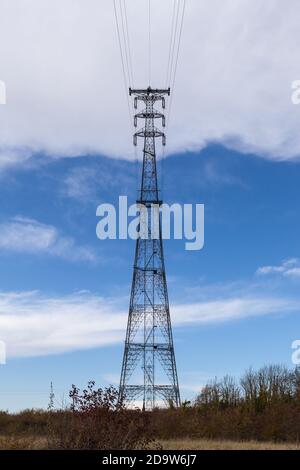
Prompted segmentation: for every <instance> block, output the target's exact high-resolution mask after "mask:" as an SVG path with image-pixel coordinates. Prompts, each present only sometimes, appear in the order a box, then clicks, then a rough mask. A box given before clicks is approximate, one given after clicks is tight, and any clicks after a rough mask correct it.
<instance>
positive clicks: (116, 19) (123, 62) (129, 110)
mask: <svg viewBox="0 0 300 470" xmlns="http://www.w3.org/2000/svg"><path fill="white" fill-rule="evenodd" d="M114 13H115V22H116V29H117V36H118V42H119V49H120V55H121V62H122V70H123V82H124V88H125V95H126V99H127V107H128V114H129V121H130V124H131V126H133V121H132V114H131V109H130V102H129V97H128V81H127V77H126V69H125V61H124V55H123V48H122V42H121V34H120V27H119V21H118V13H117V6H116V0H114Z"/></svg>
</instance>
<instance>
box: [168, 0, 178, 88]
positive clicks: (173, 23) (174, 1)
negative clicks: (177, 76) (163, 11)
mask: <svg viewBox="0 0 300 470" xmlns="http://www.w3.org/2000/svg"><path fill="white" fill-rule="evenodd" d="M176 3H177V0H173V12H172V21H171V33H170V43H169V53H168V65H167V74H166V83H165V86H166V88H167V87H168V86H169V85H170V83H169V72H170V65H171V52H172V44H173V35H174V26H175V10H176Z"/></svg>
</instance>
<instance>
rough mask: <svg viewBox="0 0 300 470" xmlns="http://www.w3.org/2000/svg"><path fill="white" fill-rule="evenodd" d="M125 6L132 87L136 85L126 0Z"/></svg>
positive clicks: (124, 0) (124, 1)
mask: <svg viewBox="0 0 300 470" xmlns="http://www.w3.org/2000/svg"><path fill="white" fill-rule="evenodd" d="M123 7H124V16H125V26H126V37H127V45H128V58H129V66H130V72H131V85H132V87H134V77H133V67H132V55H131V47H130V35H129V27H128V15H127V7H126V0H123Z"/></svg>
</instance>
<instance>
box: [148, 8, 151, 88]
mask: <svg viewBox="0 0 300 470" xmlns="http://www.w3.org/2000/svg"><path fill="white" fill-rule="evenodd" d="M148 61H149V62H148V67H149V86H150V84H151V0H148Z"/></svg>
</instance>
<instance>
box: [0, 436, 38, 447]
mask: <svg viewBox="0 0 300 470" xmlns="http://www.w3.org/2000/svg"><path fill="white" fill-rule="evenodd" d="M40 449H47V439H46V438H45V437H39V436H0V450H40Z"/></svg>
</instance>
